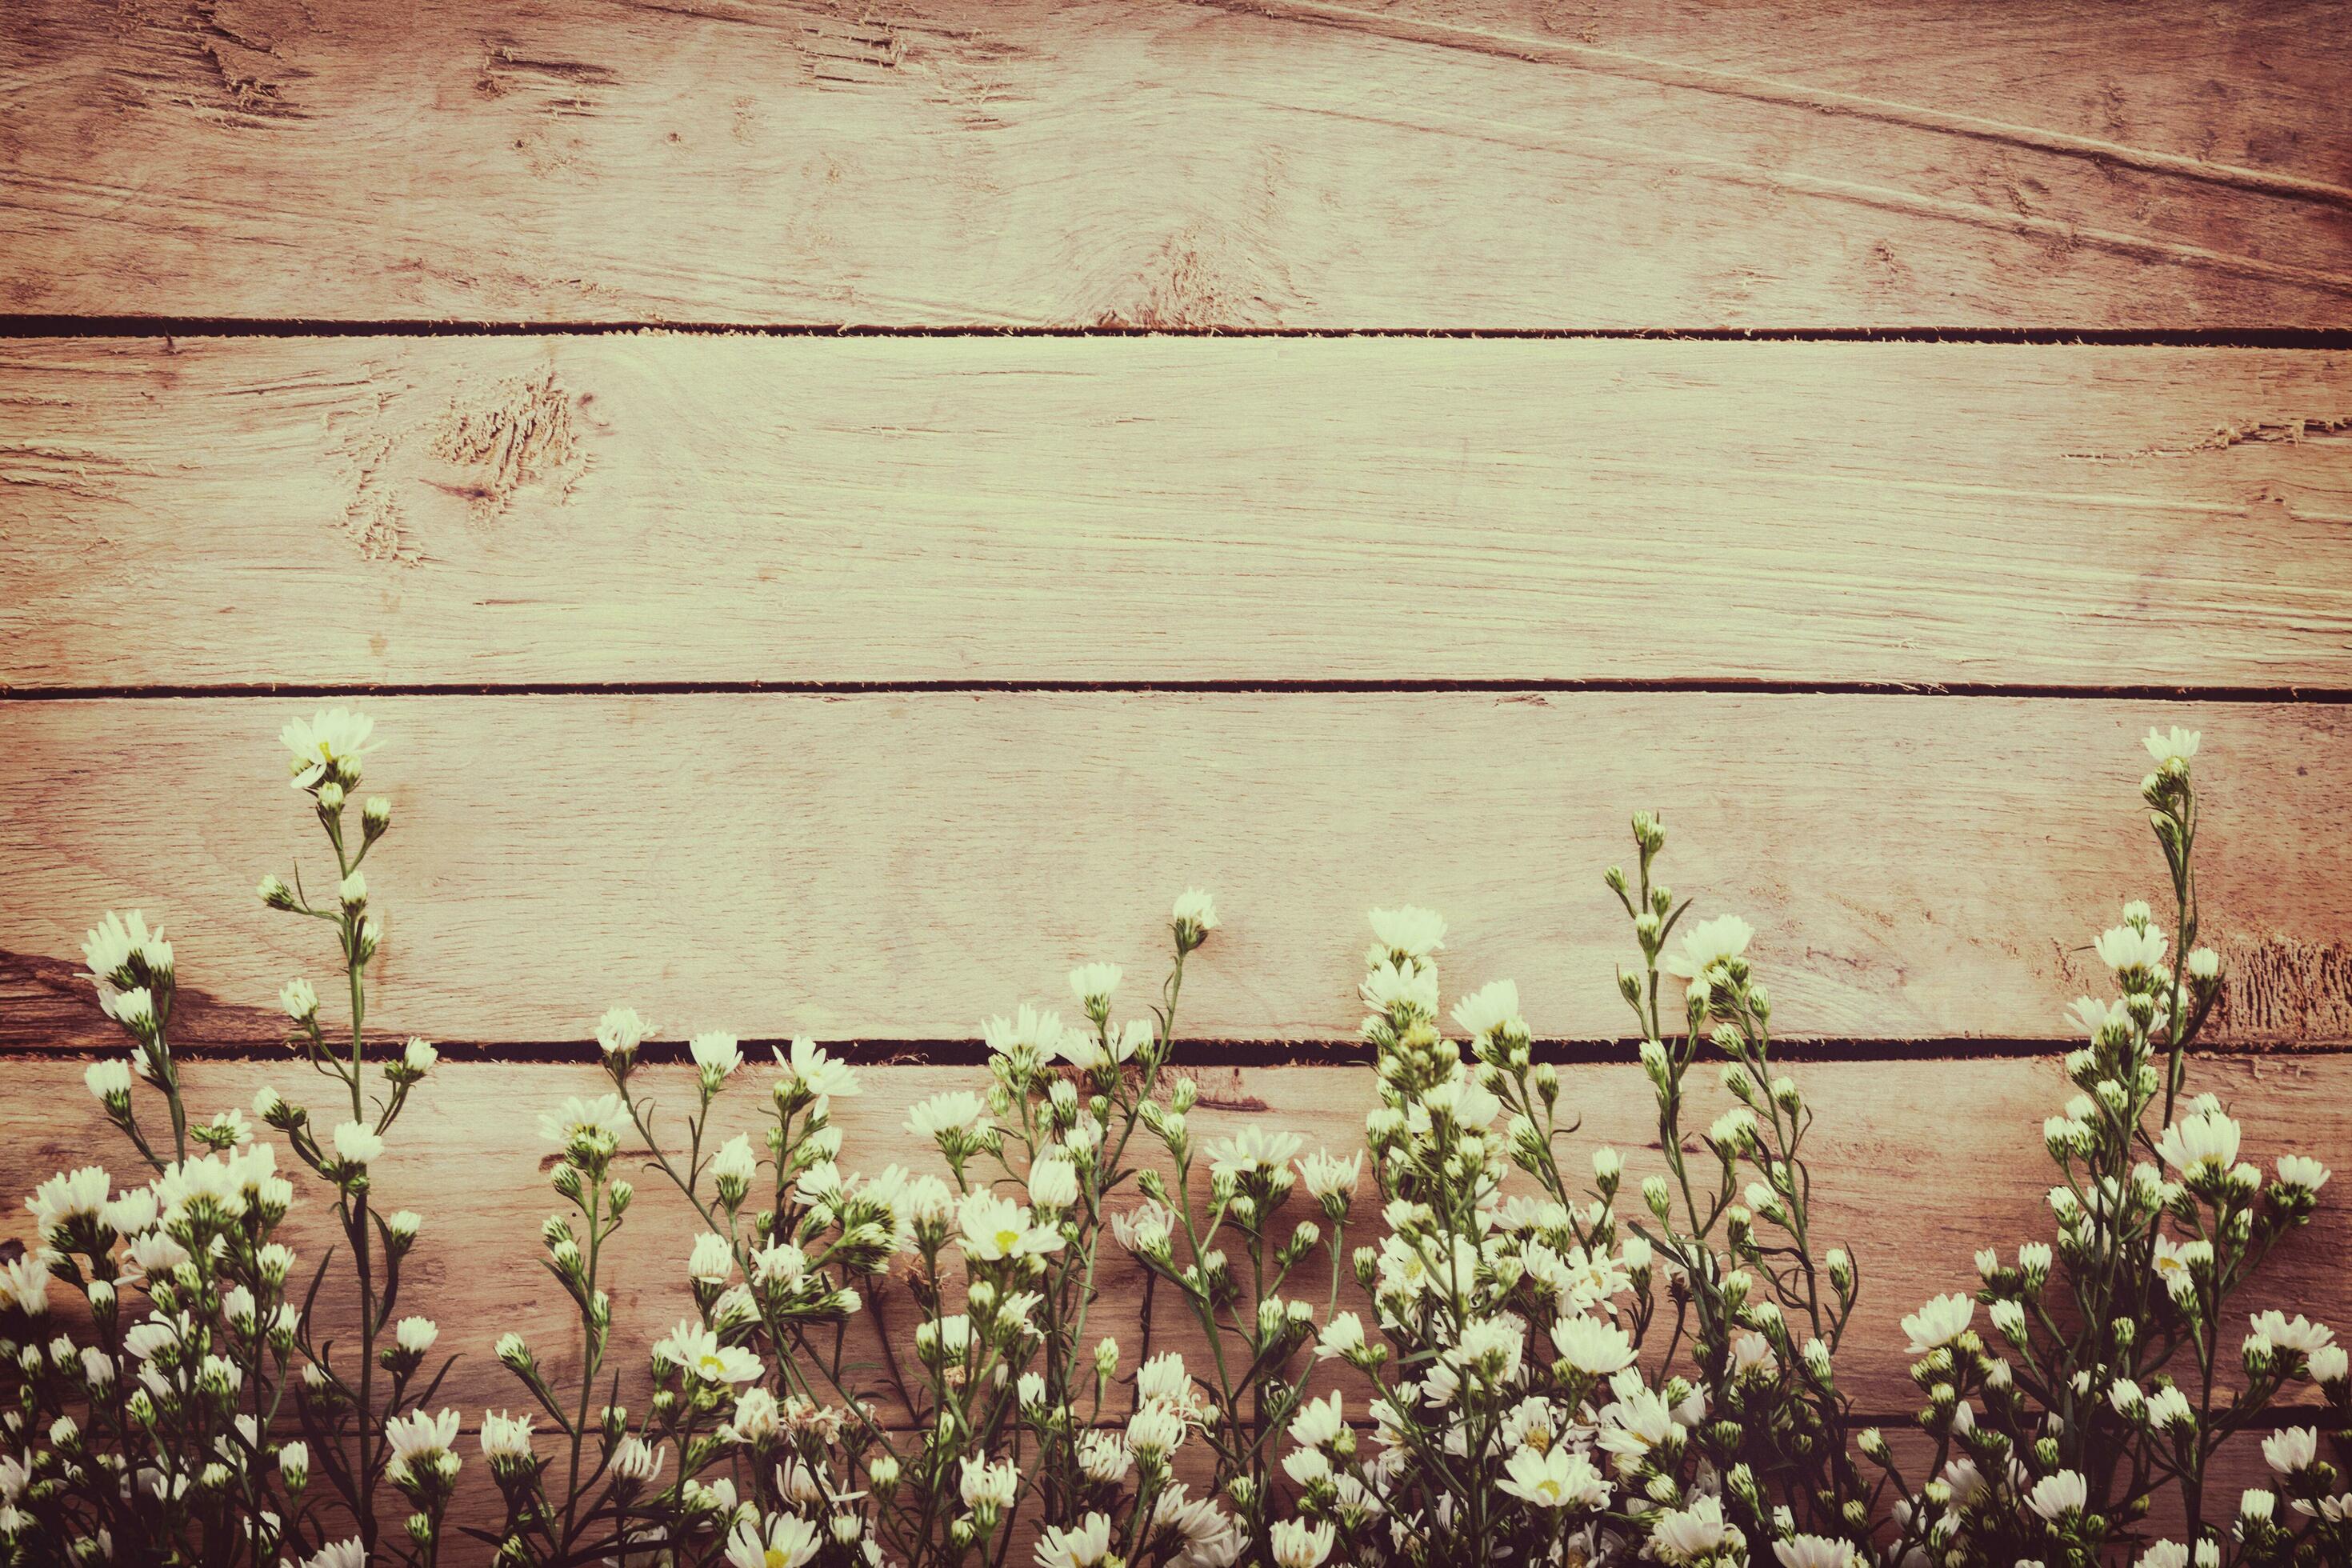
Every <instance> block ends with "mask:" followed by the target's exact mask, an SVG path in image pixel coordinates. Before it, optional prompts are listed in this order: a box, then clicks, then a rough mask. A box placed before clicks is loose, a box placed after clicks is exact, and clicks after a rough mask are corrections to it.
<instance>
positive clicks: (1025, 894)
mask: <svg viewBox="0 0 2352 1568" xmlns="http://www.w3.org/2000/svg"><path fill="white" fill-rule="evenodd" d="M312 706H313V704H310V703H307V702H295V701H291V700H256V699H243V698H238V699H202V700H37V701H18V702H14V703H9V704H5V705H0V726H5V729H4V730H0V739H5V745H0V864H5V866H7V868H8V871H9V883H8V896H7V898H6V899H5V902H0V952H5V954H7V955H8V956H7V957H6V960H5V964H6V967H5V971H0V1043H8V1044H14V1045H16V1046H20V1047H52V1046H54V1047H88V1046H89V1045H91V1044H92V1043H93V1042H103V1041H105V1040H107V1039H109V1038H110V1037H111V1026H109V1025H107V1024H106V1023H105V1021H104V1020H102V1019H101V1018H100V1016H98V1014H97V1012H96V1010H95V1008H94V1007H93V1006H92V1005H90V1002H89V993H88V987H87V985H86V984H83V983H81V982H79V981H78V980H77V979H75V978H74V971H75V970H76V969H77V968H78V967H79V962H78V958H77V956H76V955H78V953H79V944H80V941H81V936H82V932H83V931H84V929H85V927H86V926H87V925H88V924H89V923H90V922H91V921H94V920H95V919H96V918H97V917H98V915H99V914H100V911H102V910H106V909H108V908H110V907H111V908H126V909H127V908H131V907H133V906H137V907H141V908H143V909H144V910H146V911H147V913H148V915H149V916H150V918H151V919H155V920H160V921H164V922H166V923H167V925H168V927H169V928H170V930H171V931H172V933H173V938H174V940H175V944H176V948H177V952H178V961H179V970H180V979H181V985H182V987H183V995H184V998H186V1002H185V1015H184V1019H183V1021H182V1022H181V1024H180V1025H179V1033H180V1035H181V1037H182V1038H183V1039H184V1040H186V1041H196V1040H211V1041H247V1042H252V1041H262V1042H268V1041H273V1040H275V1039H276V1038H277V1037H278V1030H279V1027H280V1022H279V1020H278V1018H277V1016H276V1015H275V1011H274V999H275V998H276V996H277V994H278V986H279V984H281V983H282V982H283V981H284V980H286V979H288V978H289V977H290V976H293V975H296V974H308V975H310V976H311V977H313V978H314V979H317V978H319V977H320V976H321V975H323V974H325V973H329V972H331V967H332V966H331V963H330V959H331V953H330V952H328V951H327V950H326V948H325V946H324V944H322V943H321V942H320V941H319V940H318V936H319V933H318V931H317V930H316V929H315V928H313V927H312V926H311V925H310V923H309V922H305V921H298V920H296V919H294V918H292V917H289V916H282V915H276V914H272V913H270V912H269V911H268V910H264V909H263V908H262V907H261V906H260V905H259V903H258V902H257V900H255V899H254V898H253V894H252V889H253V886H254V883H255V881H256V879H257V878H258V877H259V876H260V875H261V874H262V873H263V872H265V871H272V870H276V871H280V872H285V871H289V870H290V869H292V868H294V866H295V865H296V864H297V862H296V861H295V860H294V857H295V856H297V855H299V857H300V859H299V867H300V868H302V869H304V870H306V871H307V872H309V873H310V876H311V878H312V879H313V880H315V879H317V878H318V876H319V875H320V859H319V858H318V856H317V855H316V854H315V853H313V852H312V851H313V850H315V849H316V848H317V847H319V840H318V838H317V837H316V828H315V826H314V825H313V824H312V822H311V821H310V816H309V814H308V812H307V811H306V810H305V809H304V807H303V804H302V800H301V797H300V796H299V795H297V794H295V793H294V792H293V791H290V790H289V789H288V788H287V787H286V784H285V772H284V768H283V765H282V761H281V758H280V756H279V755H278V754H277V748H276V740H275V737H276V735H277V731H278V727H279V725H280V724H281V722H282V721H284V720H285V719H287V718H288V717H289V716H293V715H306V714H307V713H308V712H309V711H310V709H311V707H312ZM365 706H366V708H367V709H368V710H369V711H370V712H371V713H372V714H373V716H374V718H375V720H376V721H377V735H378V738H379V739H380V741H381V742H383V749H382V750H380V751H379V752H377V753H376V754H375V756H374V758H373V762H372V763H371V765H370V768H369V776H368V780H367V783H366V786H365V787H366V788H367V789H368V790H377V789H381V790H383V791H386V792H388V793H389V794H390V795H391V796H392V797H393V799H394V802H395V803H396V811H397V814H398V815H397V816H396V819H395V823H394V830H393V835H392V837H389V838H388V839H386V840H385V841H384V842H383V844H381V845H380V846H378V847H377V850H376V852H375V854H374V855H373V857H372V858H371V859H370V861H369V865H368V871H369V880H370V884H371V888H372V890H373V900H374V902H373V907H374V909H375V910H377V911H378V912H379V913H380V914H381V915H382V916H383V918H384V919H385V920H386V921H387V922H388V935H387V937H386V939H385V945H384V951H383V956H382V957H381V958H380V959H379V961H378V964H379V969H380V971H381V973H380V979H379V983H378V985H377V1000H376V1001H375V1002H374V1003H373V1004H372V1005H371V1006H370V1009H369V1019H370V1022H371V1023H372V1024H373V1025H376V1026H381V1027H382V1028H383V1029H385V1030H387V1031H392V1032H395V1033H397V1032H405V1031H411V1030H413V1031H416V1032H421V1033H425V1034H427V1035H432V1036H435V1037H441V1038H448V1039H473V1040H485V1041H502V1042H533V1041H551V1040H580V1039H583V1038H584V1037H586V1035H587V1033H588V1030H589V1026H590V1025H591V1023H592V1021H593V1018H594V1017H595V1016H596V1015H597V1014H598V1013H599V1012H600V1011H602V1009H603V1008H604V1006H605V1005H607V1004H608V1003H609V1002H613V1001H620V1000H625V1001H628V1002H630V1003H632V1004H633V1005H636V1006H638V1007H639V1008H641V1009H642V1010H643V1011H644V1012H645V1013H646V1016H649V1017H653V1018H656V1019H661V1020H665V1021H667V1022H669V1023H671V1024H678V1025H685V1024H696V1025H698V1026H701V1025H705V1024H707V1023H709V1022H713V1021H716V1020H718V1019H721V1018H723V1019H724V1020H725V1021H726V1023H727V1025H728V1026H731V1027H735V1028H737V1029H740V1031H741V1032H743V1033H744V1034H745V1035H747V1036H755V1037H767V1038H774V1037H785V1036H789V1035H791V1034H793V1033H798V1032H809V1033H814V1034H816V1035H818V1036H820V1037H825V1038H829V1039H840V1038H846V1037H852V1036H862V1037H865V1038H866V1039H868V1040H881V1041H890V1040H901V1041H905V1040H912V1041H924V1040H942V1039H956V1038H970V1037H972V1036H973V1035H974V1034H976V1032H977V1024H978V1020H979V1019H980V1018H981V1017H982V1016H985V1015H987V1014H991V1013H1000V1012H1004V1011H1007V1010H1009V1009H1010V1008H1011V1007H1012V1006H1013V1005H1015V1004H1017V1003H1019V1002H1021V1001H1024V1000H1026V999H1031V998H1043V999H1045V1000H1046V1001H1048V1002H1052V1003H1058V1002H1059V1001H1060V1000H1061V999H1062V998H1063V996H1064V994H1065V987H1064V984H1063V975H1064V973H1065V971H1066V968H1067V966H1068V965H1069V964H1071V963H1076V962H1078V961H1081V960H1086V959H1093V958H1107V959H1111V960H1114V961H1117V962H1120V963H1125V964H1127V965H1128V967H1129V973H1133V974H1136V975H1139V976H1141V975H1144V974H1147V973H1152V972H1154V971H1155V970H1156V967H1157V965H1158V963H1159V962H1160V953H1161V952H1162V951H1163V949H1164V945H1165V941H1166V931H1165V921H1166V920H1167V910H1168V907H1169V900H1170V899H1171V897H1172V896H1173V894H1174V893H1175V892H1177V891H1178V890H1181V889H1183V888H1184V887H1186V886H1187V885H1193V884H1198V885H1203V886H1208V887H1210V888H1212V889H1213V890H1214V892H1215V893H1216V895H1217V897H1218V899H1219V902H1220V907H1221V908H1222V909H1223V911H1224V914H1225V918H1226V921H1227V922H1228V924H1227V929H1226V930H1224V931H1221V932H1219V933H1218V936H1217V938H1216V943H1215V945H1214V946H1213V948H1212V949H1210V950H1209V952H1207V954H1206V955H1205V956H1204V957H1203V959H1202V962H1201V963H1200V964H1199V966H1198V968H1197V970H1196V972H1195V974H1194V976H1193V978H1192V982H1191V984H1189V985H1188V986H1187V988H1186V992H1185V1005H1186V1015H1187V1018H1188V1020H1189V1026H1190V1027H1191V1028H1192V1030H1194V1031H1195V1032H1196V1033H1197V1034H1198V1035H1200V1036H1201V1037H1223V1038H1241V1039H1260V1040H1263V1039H1278V1040H1295V1041H1314V1040H1335V1039H1344V1038H1351V1037H1353V1033H1354V1030H1355V1027H1356V1026H1357V1023H1358V1021H1359V1017H1360V1007H1359V1005H1357V1003H1356V1001H1355V997H1354V989H1355V984H1356V980H1357V959H1358V955H1359V954H1360V950H1361V947H1362V944H1363V942H1364V941H1365V940H1366V937H1365V927H1364V925H1363V911H1364V910H1366V909H1367V908H1369V907H1370V906H1372V905H1375V904H1392V903H1396V902H1400V901H1404V900H1412V901H1417V902H1421V903H1425V904H1429V905H1432V906H1433V907H1435V908H1438V909H1440V910H1444V912H1445V913H1447V914H1448V915H1449V916H1450V917H1452V920H1453V921H1454V935H1453V938H1452V939H1451V946H1450V956H1451V959H1452V966H1451V969H1450V971H1449V973H1451V974H1452V975H1453V977H1454V979H1455V980H1456V981H1458V982H1459V983H1461V984H1463V985H1464V986H1465V988H1466V987H1468V986H1470V985H1473V984H1478V983H1481V982H1484V981H1485V980H1487V979H1490V978H1494V977H1496V976H1503V975H1508V976H1512V977H1515V978H1516V979H1517V981H1518V983H1519V984H1520V986H1521V988H1522V994H1523V995H1524V997H1525V998H1526V1009H1527V1016H1528V1019H1529V1020H1530V1022H1531V1023H1532V1024H1533V1026H1534V1027H1535V1029H1536V1031H1537V1032H1538V1035H1541V1036H1546V1037H1582V1038H1595V1037H1605V1038H1614V1037H1618V1036H1619V1035H1620V1034H1622V1032H1623V1029H1624V1025H1625V1020H1624V1018H1623V1017H1622V1010H1623V1009H1622V1003H1621V1002H1620V1001H1619V1000H1618V998H1617V997H1616V995H1615V993H1614V989H1613V985H1612V978H1611V977H1612V973H1613V970H1614V966H1615V965H1616V964H1618V963H1621V962H1622V961H1625V960H1626V959H1627V958H1628V956H1629V954H1630V952H1631V951H1632V949H1631V943H1630V940H1629V938H1628V935H1627V933H1626V931H1625V929H1624V924H1623V919H1622V912H1621V911H1619V910H1617V909H1616V906H1615V902H1614V900H1612V898H1611V897H1610V896H1609V895H1608V894H1607V893H1606V892H1605V891H1604V890H1603V889H1602V888H1601V880H1600V870H1601V867H1602V866H1604V865H1605V864H1607V863H1608V862H1610V861H1612V860H1617V859H1622V858H1626V856H1627V851H1628V849H1629V847H1630V846H1629V844H1628V841H1627V834H1626V828H1625V823H1626V818H1627V816H1628V814H1630V813H1631V812H1632V811H1633V809H1635V808H1636V807H1650V808H1655V809H1657V810H1659V811H1660V812H1662V813H1663V814H1664V819H1665V821H1666V822H1667V823H1668V824H1669V825H1670V826H1671V829H1672V831H1673V832H1674V834H1675V840H1674V842H1673V844H1672V845H1671V846H1670V847H1669V850H1668V856H1669V858H1668V859H1667V860H1666V861H1665V862H1664V871H1663V874H1664V877H1665V878H1666V879H1667V880H1668V881H1670V882H1671V883H1672V884H1673V885H1675V887H1677V888H1679V889H1682V890H1683V891H1685V892H1686V893H1690V894H1694V895H1696V896H1697V898H1698V900H1700V912H1701V913H1702V914H1705V913H1709V912H1714V911H1721V910H1737V911H1738V912H1740V913H1742V914H1744V915H1745V916H1746V917H1747V918H1748V920H1750V921H1752V922H1753V923H1754V924H1755V925H1756V927H1757V928H1758V931H1759V936H1758V938H1757V944H1756V949H1755V955H1756V957H1757V959H1758V961H1759V963H1760V964H1761V965H1762V966H1763V971H1764V973H1766V974H1767V976H1768V977H1769V980H1770V983H1771V984H1772V986H1773V989H1774V991H1775V993H1776V995H1777V997H1778V1006H1777V1007H1776V1009H1775V1021H1776V1023H1777V1025H1778V1026H1779V1027H1780V1029H1781V1030H1782V1031H1783V1032H1784V1033H1786V1034H1788V1035H1790V1036H1791V1037H1845V1038H1860V1039H1864V1040H1885V1039H1917V1038H1935V1039H1943V1038H1952V1037H1975V1038H1994V1039H2026V1040H2032V1039H2042V1040H2050V1039H2058V1038H2063V1037H2067V1036H2068V1035H2069V1034H2070V1033H2071V1028H2072V1026H2070V1025H2069V1024H2068V1023H2067V1022H2066V1021H2065V1020H2064V1019H2063V1017H2062V1010H2063V1007H2064V1005H2066V1004H2067V1003H2068V1002H2069V1001H2070V1000H2071V999H2072V998H2073V997H2074V995H2075V994H2078V993H2079V992H2080V991H2081V990H2082V989H2084V987H2085V986H2087V985H2090V984H2095V980H2096V979H2097V976H2095V973H2094V971H2095V969H2096V963H2095V959H2094V958H2093V957H2092V955H2091V953H2090V952H2089V949H2088V943H2089V941H2090V939H2091V937H2092V935H2093V934H2094V933H2095V931H2096V930H2097V929H2098V928H2099V927H2100V926H2102V925H2104V924H2107V923H2111V922H2112V921H2114V919H2115V918H2116V909H2117V907H2118V905H2119V903H2120V901H2121V900H2123V899H2125V898H2127V897H2133V896H2153V895H2156V894H2157V893H2158V890H2159V889H2160V887H2161V886H2162V877H2163V873H2162V868H2161V863H2160V861H2159V860H2158V857H2157V853H2156V849H2155V847H2154V845H2153V843H2152V842H2150V840H2149V837H2148V835H2147V825H2146V821H2145V818H2144V816H2142V813H2141V810H2140V808H2139V805H2138V799H2137V782H2138V779H2139V777H2140V774H2141V770H2142V768H2143V766H2144V764H2145V763H2146V760H2147V759H2146V757H2145V755H2144V754H2143V753H2142V752H2141V751H2140V748H2139V744H2138V737H2139V736H2140V735H2141V734H2142V733H2143V732H2145V731H2146V730H2147V727H2148V726H2149V725H2151V724H2159V725H2172V724H2181V725H2187V726H2189V727H2191V728H2197V729H2200V730H2201V731H2202V732H2203V734H2204V737H2205V747H2204V751H2203V752H2201V753H2200V758H2199V761H2198V764H2197V765H2198V768H2199V772H2200V777H2202V778H2203V780H2204V781H2205V791H2206V794H2205V806H2204V817H2203V834H2202V837H2201V841H2200V842H2201V846H2202V847H2201V851H2200V876H2201V879H2202V886H2203V890H2204V897H2205V913H2206V932H2207V936H2208V938H2209V940H2210V941H2211V942H2214V943H2215V944H2216V945H2218V946H2219V947H2221V950H2222V952H2223V953H2224V955H2225V958H2226V960H2227V962H2228V963H2229V964H2230V966H2231V990H2230V1000H2229V1005H2228V1010H2227V1011H2226V1013H2225V1014H2224V1015H2223V1016H2222V1017H2221V1020H2220V1024H2219V1031H2218V1034H2217V1038H2220V1039H2225V1040H2231V1041H2235V1042H2238V1043H2242V1044H2280V1045H2287V1046H2308V1045H2314V1044H2326V1043H2329V1042H2341V1041H2344V1040H2347V1039H2352V961H2347V945H2352V880H2347V879H2346V878H2345V877H2343V876H2342V875H2341V874H2340V866H2341V850H2342V846H2343V844H2344V843H2345V842H2346V841H2347V837H2352V797H2347V794H2346V792H2345V791H2344V789H2343V788H2342V782H2343V780H2344V778H2345V777H2346V776H2347V766H2352V709H2347V708H2345V707H2342V706H2336V705H2274V704H2262V703H2179V704H2173V703H2149V702H2116V701H2106V700H2088V699H2084V700H2026V699H2008V698H1955V697H1896V696H1843V697H1823V696H1810V697H1808V696H1784V697H1774V696H1748V697H1734V696H1718V695H1712V694H1701V693H1681V694H1674V695H1667V696H1660V695H1657V694H1642V695H1621V694H1616V693H1608V692H1579V693H1556V694H1552V695H1549V696H1544V695H1540V694H1517V695H1502V696H1496V695H1493V694H1487V693H1479V692H1451V693H1446V692H1440V693H1339V694H1321V693H1278V694H1271V695H1261V694H1251V693H1234V692H1218V693H1208V694H1192V693H1169V692H1155V693H1118V692H1095V693H1037V692H989V693H981V694H972V693H955V692H947V693H913V694H909V693H903V692H886V693H871V694H863V695H856V696H838V695H834V696H817V695H807V694H789V693H768V694H757V693H754V694H744V693H732V694H728V693H720V694H688V695H673V696H634V697H632V696H593V697H592V696H557V697H529V696H513V695H509V696H501V697H429V698H407V699H392V700H382V701H377V702H373V703H369V704H366V705H365Z"/></svg>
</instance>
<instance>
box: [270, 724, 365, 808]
mask: <svg viewBox="0 0 2352 1568" xmlns="http://www.w3.org/2000/svg"><path fill="white" fill-rule="evenodd" d="M374 729H375V721H374V720H373V719H370V718H368V717H367V716H366V715H364V714H361V713H354V712H352V711H351V710H349V709H345V708H321V709H320V710H318V711H317V712H316V713H313V714H312V715H311V716H310V719H309V720H308V721H304V720H300V719H289V720H288V721H286V727H285V728H284V729H282V730H280V731H278V740H280V741H282V742H285V745H286V749H287V750H288V751H289V752H293V753H294V764H293V772H294V787H295V788H296V789H309V788H310V786H311V785H312V784H319V783H320V782H322V781H323V780H324V779H326V778H327V777H328V775H329V774H330V773H332V774H334V775H335V776H336V777H337V779H338V780H339V781H340V782H341V783H343V784H350V783H351V782H352V780H354V779H356V778H358V777H359V776H360V770H359V766H358V763H359V760H360V758H362V757H363V756H365V755H366V754H367V753H368V752H372V751H373V750H375V745H374V743H373V742H370V741H369V739H368V736H369V734H370V733H371V732H372V731H373V730H374ZM343 763H350V764H352V765H351V766H350V767H349V768H348V769H346V768H344V767H343V766H341V764H343Z"/></svg>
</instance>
